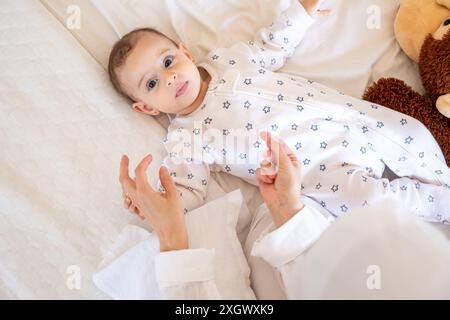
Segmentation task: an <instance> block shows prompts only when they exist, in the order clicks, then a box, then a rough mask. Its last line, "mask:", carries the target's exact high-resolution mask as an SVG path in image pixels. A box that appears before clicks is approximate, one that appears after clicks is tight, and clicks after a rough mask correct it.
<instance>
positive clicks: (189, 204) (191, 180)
mask: <svg viewBox="0 0 450 320" xmlns="http://www.w3.org/2000/svg"><path fill="white" fill-rule="evenodd" d="M180 141H181V140H178V136H177V135H176V134H174V132H173V131H172V132H170V133H169V134H168V137H167V139H166V141H165V143H164V146H165V148H166V150H167V153H168V156H167V157H166V158H165V159H164V161H163V165H164V166H165V167H166V168H167V169H168V171H169V173H170V176H171V177H172V179H173V181H174V183H175V186H176V187H177V190H178V193H179V195H180V199H181V202H182V205H183V211H184V213H187V212H189V211H191V210H194V209H196V208H198V207H200V206H201V205H203V204H204V203H205V200H206V191H207V188H208V182H209V177H210V166H209V165H210V164H209V163H208V162H207V161H204V159H203V158H202V153H201V149H202V148H201V144H199V143H189V144H188V145H186V144H185V142H183V141H181V142H180ZM191 144H192V145H193V146H191ZM195 145H198V146H200V147H198V148H197V149H198V150H195V149H194V147H195ZM158 189H159V191H164V187H163V186H162V185H161V181H158Z"/></svg>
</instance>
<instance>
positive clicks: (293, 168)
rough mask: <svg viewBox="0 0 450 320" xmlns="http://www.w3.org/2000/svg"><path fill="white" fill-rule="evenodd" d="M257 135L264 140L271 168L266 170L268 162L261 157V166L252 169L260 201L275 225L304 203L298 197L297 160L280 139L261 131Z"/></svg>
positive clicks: (298, 168)
mask: <svg viewBox="0 0 450 320" xmlns="http://www.w3.org/2000/svg"><path fill="white" fill-rule="evenodd" d="M261 138H262V139H263V140H264V141H265V142H266V144H267V147H268V156H269V157H270V158H271V163H272V168H273V166H274V165H275V168H274V169H275V170H274V171H273V172H272V173H273V174H270V172H269V171H268V169H269V167H270V163H269V162H268V161H266V160H263V162H262V163H261V168H258V169H257V170H256V178H257V180H258V184H259V189H260V192H261V195H262V197H263V199H264V202H265V203H266V205H267V207H268V208H269V210H270V213H271V215H272V219H273V221H274V223H275V225H276V227H277V228H278V227H280V226H282V225H283V224H284V223H285V222H286V221H288V220H289V219H290V218H292V217H293V216H294V215H295V214H296V213H297V212H299V211H300V210H302V209H303V207H304V205H303V203H302V202H301V199H300V196H301V183H300V162H299V160H298V159H297V156H296V155H295V154H294V152H293V151H292V150H291V149H290V148H289V147H288V146H287V145H286V143H285V142H284V141H282V140H280V139H277V138H276V137H274V136H272V135H271V134H270V133H268V132H261Z"/></svg>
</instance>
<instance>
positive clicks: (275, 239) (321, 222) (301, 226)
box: [251, 197, 334, 276]
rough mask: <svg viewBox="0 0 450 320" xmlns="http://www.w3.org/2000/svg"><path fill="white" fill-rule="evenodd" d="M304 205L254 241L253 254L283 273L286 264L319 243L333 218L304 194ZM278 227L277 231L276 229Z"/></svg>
mask: <svg viewBox="0 0 450 320" xmlns="http://www.w3.org/2000/svg"><path fill="white" fill-rule="evenodd" d="M302 201H303V203H304V204H305V207H304V208H303V209H302V210H301V211H299V212H298V213H297V214H296V215H294V216H293V217H292V218H291V219H289V220H288V221H287V222H286V223H285V224H284V225H282V226H281V227H279V228H278V229H275V226H274V225H273V224H272V225H271V226H269V227H268V228H267V230H266V232H263V233H262V234H261V236H260V237H259V239H258V240H256V241H255V243H254V245H253V248H252V251H251V255H252V256H256V257H260V258H262V259H264V260H265V261H267V262H268V263H269V264H270V265H272V266H273V267H274V268H277V269H279V271H280V272H281V276H283V268H282V267H283V266H284V265H286V264H287V263H289V262H290V261H292V260H294V259H295V258H296V257H298V256H299V255H301V254H302V253H303V252H304V251H305V250H307V249H308V248H310V247H311V246H312V245H313V244H314V242H316V241H317V240H318V239H319V238H320V236H321V235H322V234H323V232H324V231H325V230H326V229H327V228H328V227H329V226H330V225H331V223H332V222H333V221H334V217H332V216H331V215H330V213H329V212H328V211H327V210H325V209H324V208H322V206H321V205H320V204H318V203H317V202H315V201H313V200H311V199H309V198H307V197H302ZM274 229H275V230H274Z"/></svg>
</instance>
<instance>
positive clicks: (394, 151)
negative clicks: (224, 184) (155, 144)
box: [159, 0, 450, 223]
mask: <svg viewBox="0 0 450 320" xmlns="http://www.w3.org/2000/svg"><path fill="white" fill-rule="evenodd" d="M313 22H314V20H313V19H312V18H311V17H310V16H309V15H308V14H307V13H306V11H305V10H304V8H303V7H302V6H301V5H300V4H299V2H298V1H296V0H295V1H292V4H291V6H290V7H289V8H288V9H287V10H286V11H285V12H284V13H282V14H281V16H280V18H279V19H278V20H277V21H275V22H274V23H273V24H272V26H270V27H269V28H265V29H262V30H261V31H260V32H259V33H258V34H257V35H256V37H255V40H254V41H251V42H249V43H248V44H245V43H238V44H236V45H234V46H233V47H231V48H228V49H224V48H220V49H217V50H213V51H212V52H211V53H210V54H208V56H207V57H206V59H205V61H203V62H202V63H200V64H199V66H202V67H204V68H205V69H206V70H207V71H208V72H209V73H210V74H211V76H212V80H211V82H210V86H209V90H208V93H207V94H206V97H205V100H204V102H203V105H202V106H201V107H199V108H198V109H197V110H195V111H194V112H193V113H191V114H189V115H186V116H180V115H178V116H176V117H175V118H174V119H173V120H172V122H171V124H170V126H169V129H168V130H169V133H168V137H167V139H166V141H165V146H166V149H167V151H168V154H169V155H168V157H167V158H166V159H165V160H164V165H165V166H167V167H168V169H169V171H170V173H171V175H172V177H173V179H174V181H175V183H176V184H177V187H178V189H179V191H180V195H181V198H182V201H183V204H184V210H185V212H188V211H190V210H192V209H194V208H197V207H199V206H200V205H201V204H202V203H203V201H204V199H205V195H206V190H207V186H208V180H209V172H210V170H217V171H225V172H228V173H230V174H232V175H235V176H238V177H240V178H242V179H244V180H246V181H248V182H250V183H252V184H254V185H257V181H256V174H255V173H256V169H257V168H258V167H259V164H260V161H261V160H262V159H263V153H264V151H265V150H266V147H265V143H264V141H262V140H261V139H260V138H259V136H258V133H259V132H260V131H262V130H265V131H270V132H272V133H273V134H277V135H279V136H280V137H281V138H282V139H283V140H284V141H286V143H287V144H288V145H289V146H290V147H291V149H292V150H294V151H295V152H296V153H297V156H298V158H299V159H300V161H301V164H302V168H301V171H302V172H301V179H302V193H303V195H305V196H307V197H309V198H311V199H314V200H315V202H316V204H315V206H317V205H319V206H322V207H324V208H326V209H327V210H328V211H329V212H330V213H331V214H333V215H334V216H339V215H341V214H343V213H346V212H347V211H350V210H351V209H355V208H356V209H357V208H360V207H365V206H370V205H373V204H375V203H377V202H378V201H381V200H384V199H386V198H393V199H396V200H398V201H402V202H404V203H405V204H406V206H407V208H409V209H411V210H410V211H411V212H414V213H416V214H417V215H418V216H420V217H422V218H424V219H426V220H429V221H439V222H444V223H448V218H449V216H450V209H449V208H450V189H449V185H450V170H449V168H448V167H447V165H446V163H445V161H444V159H443V155H442V152H441V150H440V148H439V146H438V145H437V143H436V141H435V140H434V138H433V137H432V135H431V134H430V133H429V131H428V130H427V129H426V128H425V127H424V126H423V125H422V124H421V123H420V122H419V121H417V120H416V119H413V118H411V117H409V116H407V115H404V114H401V113H398V112H396V111H393V110H391V109H388V108H385V107H382V106H379V105H375V104H371V103H369V102H367V101H361V100H359V99H356V98H353V97H350V96H346V95H344V94H342V93H339V92H337V91H336V90H333V89H330V88H327V87H325V86H322V85H320V84H316V83H314V82H312V81H309V80H305V79H303V78H300V77H292V76H291V75H287V74H283V73H275V72H273V71H275V70H277V69H279V68H280V67H281V66H282V65H283V64H284V61H285V59H286V58H287V57H288V56H289V55H290V54H292V52H293V51H294V49H295V47H296V46H297V44H298V43H299V42H300V40H301V39H302V37H303V36H304V34H305V32H306V31H307V29H308V27H309V26H310V25H311V24H312V23H313ZM175 63H176V62H175ZM239 135H240V136H243V135H245V136H247V139H248V140H247V141H246V143H244V144H240V145H237V146H234V140H233V138H234V137H235V136H239ZM386 166H388V167H389V168H390V169H391V170H392V171H393V172H395V174H396V175H397V176H400V177H401V178H399V179H396V180H393V181H391V182H389V180H388V179H382V174H383V171H384V169H385V167H386ZM159 187H160V188H161V189H162V187H161V185H160V186H159Z"/></svg>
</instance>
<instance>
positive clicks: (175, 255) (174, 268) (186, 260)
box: [155, 249, 221, 300]
mask: <svg viewBox="0 0 450 320" xmlns="http://www.w3.org/2000/svg"><path fill="white" fill-rule="evenodd" d="M214 255H215V252H214V249H186V250H176V251H168V252H162V253H159V254H158V255H157V256H156V257H155V273H156V281H157V282H158V285H159V288H160V290H161V292H162V294H163V297H164V298H165V299H176V300H199V299H201V300H211V299H220V298H221V297H220V294H219V291H218V289H217V286H216V283H215V280H214Z"/></svg>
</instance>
